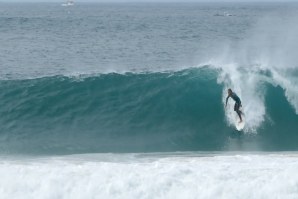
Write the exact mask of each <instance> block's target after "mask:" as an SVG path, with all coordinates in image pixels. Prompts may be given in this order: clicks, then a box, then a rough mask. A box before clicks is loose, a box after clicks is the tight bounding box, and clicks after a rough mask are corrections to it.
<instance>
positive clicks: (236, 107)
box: [226, 88, 242, 123]
mask: <svg viewBox="0 0 298 199" xmlns="http://www.w3.org/2000/svg"><path fill="white" fill-rule="evenodd" d="M229 97H231V98H232V99H233V100H234V101H235V105H234V111H236V113H237V114H238V116H239V118H240V122H239V123H241V122H242V117H241V114H242V112H241V111H240V110H239V108H240V107H242V105H241V100H240V98H239V97H238V96H237V95H236V93H234V92H233V91H232V89H230V88H229V89H228V97H227V99H226V107H227V104H228V100H229Z"/></svg>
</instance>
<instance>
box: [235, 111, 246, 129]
mask: <svg viewBox="0 0 298 199" xmlns="http://www.w3.org/2000/svg"><path fill="white" fill-rule="evenodd" d="M241 117H242V122H240V119H239V116H238V115H237V117H236V118H235V127H236V129H237V131H242V130H243V129H244V126H245V117H244V115H241Z"/></svg>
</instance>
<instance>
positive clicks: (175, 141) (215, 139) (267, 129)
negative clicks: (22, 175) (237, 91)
mask: <svg viewBox="0 0 298 199" xmlns="http://www.w3.org/2000/svg"><path fill="white" fill-rule="evenodd" d="M222 74H223V73H222V71H221V70H219V69H212V68H211V67H207V66H205V67H201V68H192V69H186V70H181V71H177V72H163V73H156V72H155V73H143V74H135V73H126V74H116V73H110V74H102V75H95V76H85V77H66V76H53V77H44V78H38V79H27V80H1V81H0V89H1V93H0V106H1V108H0V111H1V113H0V114H1V117H0V125H1V130H0V152H1V153H2V154H7V153H8V154H10V153H18V154H19V153H24V154H27V153H30V154H69V153H93V152H94V153H95V152H156V151H159V152H161V151H189V150H217V151H221V150H245V149H247V150H297V149H298V146H297V141H298V134H297V129H298V116H297V115H296V113H295V108H294V107H293V105H291V103H289V102H288V100H287V98H286V97H285V95H284V89H283V88H282V87H280V86H278V85H273V84H270V83H268V81H267V82H262V88H263V89H262V91H263V92H264V93H263V94H264V104H265V107H264V109H265V110H266V114H265V116H264V118H263V119H262V121H260V122H259V123H258V125H257V126H254V125H251V123H253V124H255V123H254V120H251V119H249V117H248V116H249V115H252V114H253V113H254V112H257V110H253V109H251V110H249V109H247V106H248V105H245V104H249V103H248V100H246V101H245V99H246V98H244V99H243V103H244V107H245V111H246V114H247V115H248V116H247V117H248V119H247V128H246V129H245V131H244V134H239V133H238V132H237V131H235V130H234V127H233V125H232V124H231V123H230V122H229V117H228V115H227V113H226V112H225V110H224V106H223V99H224V98H225V92H226V91H225V88H226V85H225V84H224V83H223V81H219V80H220V79H222ZM265 76H268V74H265ZM223 91H224V92H223ZM243 96H245V95H243ZM262 108H263V107H260V109H262ZM257 119H258V118H257ZM251 126H253V127H254V128H250V127H251ZM239 140H240V141H239Z"/></svg>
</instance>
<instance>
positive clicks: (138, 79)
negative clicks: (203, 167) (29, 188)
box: [0, 3, 298, 154]
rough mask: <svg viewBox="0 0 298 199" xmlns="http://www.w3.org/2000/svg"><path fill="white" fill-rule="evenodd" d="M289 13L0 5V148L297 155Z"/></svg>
mask: <svg viewBox="0 0 298 199" xmlns="http://www.w3.org/2000/svg"><path fill="white" fill-rule="evenodd" d="M297 8H298V4H296V3H283V4H278V3H267V4H265V3H255V4H247V3H239V4H235V3H223V4H219V3H217V4H215V3H214V4H210V3H203V4H182V3H179V4H79V3H78V4H77V5H76V6H73V7H69V8H65V7H62V6H60V5H59V4H47V3H45V4H4V3H2V4H0V44H1V45H0V56H1V59H0V69H1V70H0V90H1V92H0V125H1V129H0V153H1V154H73V153H97V152H164V151H189V150H192V151H194V150H201V151H202V150H208V151H229V150H253V151H255V150H257V151H264V150H265V151H270V150H274V151H279V150H297V149H298V144H297V143H298V133H297V132H298V131H297V129H298V116H297V113H298V86H297V85H298V69H297V68H298V59H297V56H296V55H297V49H298V48H297V47H298V39H297V35H298V28H297V25H296V22H297V19H298V16H297V12H296V11H297ZM228 87H231V88H232V89H233V90H235V92H236V93H237V94H238V95H239V96H240V97H241V100H242V102H243V109H244V112H245V114H246V127H245V129H244V131H243V132H241V133H238V132H237V131H235V128H234V125H233V122H234V117H235V113H234V112H233V110H232V108H233V107H232V106H233V104H232V102H231V103H230V104H229V106H228V108H227V110H225V109H224V106H223V105H224V102H225V97H226V90H227V88H228Z"/></svg>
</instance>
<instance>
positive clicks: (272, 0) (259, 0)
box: [0, 0, 298, 2]
mask: <svg viewBox="0 0 298 199" xmlns="http://www.w3.org/2000/svg"><path fill="white" fill-rule="evenodd" d="M64 1H66V0H0V2H64ZM74 1H75V2H231V1H232V2H286V1H291V2H298V0H74Z"/></svg>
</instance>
